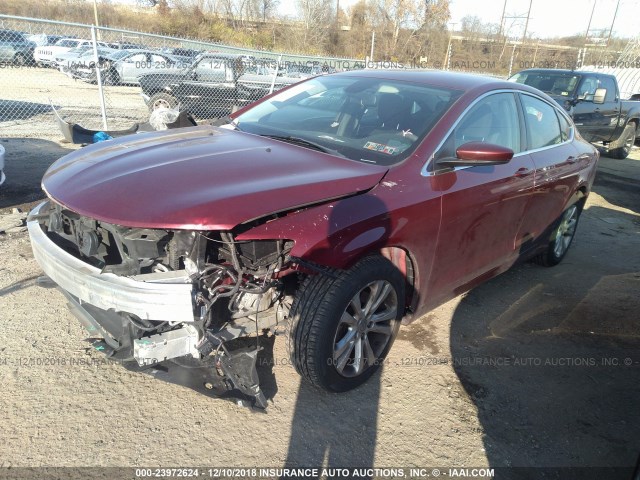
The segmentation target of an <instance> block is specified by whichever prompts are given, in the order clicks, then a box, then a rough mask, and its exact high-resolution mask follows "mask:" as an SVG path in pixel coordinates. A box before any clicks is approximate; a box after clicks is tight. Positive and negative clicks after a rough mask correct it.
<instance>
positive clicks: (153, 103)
mask: <svg viewBox="0 0 640 480" xmlns="http://www.w3.org/2000/svg"><path fill="white" fill-rule="evenodd" d="M177 105H178V100H177V99H176V98H175V97H174V96H172V95H169V94H168V93H156V94H155V95H153V96H152V97H151V98H150V99H149V111H150V112H153V111H154V110H157V109H159V108H175V107H176V106H177Z"/></svg>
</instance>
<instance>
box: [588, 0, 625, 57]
mask: <svg viewBox="0 0 640 480" xmlns="http://www.w3.org/2000/svg"><path fill="white" fill-rule="evenodd" d="M618 7H620V0H618V3H616V11H615V12H614V14H613V20H611V28H610V29H609V36H608V37H607V47H608V46H609V41H610V40H611V34H612V33H613V24H614V23H616V17H617V16H618ZM592 15H593V14H592Z"/></svg>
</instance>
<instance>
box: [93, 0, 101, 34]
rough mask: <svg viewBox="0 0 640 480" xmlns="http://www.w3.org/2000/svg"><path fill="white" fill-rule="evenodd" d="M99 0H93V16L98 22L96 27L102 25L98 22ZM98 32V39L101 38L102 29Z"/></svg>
mask: <svg viewBox="0 0 640 480" xmlns="http://www.w3.org/2000/svg"><path fill="white" fill-rule="evenodd" d="M96 1H97V0H93V18H94V19H95V22H96V29H97V28H98V27H99V26H100V24H99V23H98V4H97V3H96ZM97 32H98V40H100V30H98V31H97Z"/></svg>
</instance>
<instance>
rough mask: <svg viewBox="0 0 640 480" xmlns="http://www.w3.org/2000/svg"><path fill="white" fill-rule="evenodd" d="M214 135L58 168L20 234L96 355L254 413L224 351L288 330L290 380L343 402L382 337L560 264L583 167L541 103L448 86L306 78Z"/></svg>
mask: <svg viewBox="0 0 640 480" xmlns="http://www.w3.org/2000/svg"><path fill="white" fill-rule="evenodd" d="M228 121H229V123H228V124H225V125H223V126H222V127H214V126H198V127H193V128H185V129H178V130H170V131H167V132H156V133H151V134H140V135H133V136H129V137H123V138H121V139H117V140H110V141H107V142H102V143H100V144H96V145H91V146H88V147H85V148H83V149H82V150H78V151H75V152H73V153H71V154H69V155H67V156H65V157H63V158H62V159H60V160H58V161H57V162H56V163H54V164H53V165H52V166H51V168H50V169H49V170H48V171H47V173H46V174H45V176H44V179H43V181H42V185H43V188H44V191H45V192H46V194H47V195H48V197H49V199H48V200H47V201H45V202H43V203H42V204H40V205H39V206H37V207H36V208H35V209H34V210H33V211H32V212H31V214H30V217H29V221H28V228H29V234H30V237H31V243H32V246H33V252H34V256H35V258H36V260H37V261H38V263H39V264H40V266H41V267H42V269H43V270H44V272H45V274H46V275H48V276H49V277H50V278H51V279H52V280H53V281H54V282H56V283H57V284H58V285H59V286H60V288H61V289H62V291H63V292H64V293H65V295H66V296H67V298H68V299H69V301H70V302H71V305H72V306H73V307H72V308H73V310H74V312H75V313H76V315H78V317H79V318H80V319H81V321H82V322H83V324H85V325H87V326H89V327H90V328H91V332H92V336H93V337H101V338H103V339H104V340H101V341H100V343H99V346H100V349H101V350H102V351H104V352H106V353H108V354H109V355H112V356H114V357H116V358H120V359H122V360H123V361H124V362H125V363H127V362H134V365H140V366H144V365H150V364H152V365H154V368H155V369H156V371H157V368H161V369H162V371H163V372H166V371H171V370H172V369H180V368H182V367H188V372H191V374H192V376H191V377H190V380H191V381H193V382H196V383H197V384H198V385H200V386H202V384H203V383H206V384H207V387H206V388H213V387H214V386H216V385H220V386H221V388H222V389H225V388H226V389H231V388H235V389H237V390H239V391H241V392H243V393H245V394H248V395H252V396H254V397H255V399H256V404H257V405H261V406H263V405H264V397H263V396H262V394H261V392H260V388H259V385H258V380H257V375H256V374H255V361H256V355H257V351H258V349H257V346H256V344H255V343H253V342H243V343H241V346H240V347H238V343H237V340H238V339H239V338H240V337H246V336H252V335H254V334H256V332H264V331H265V330H267V329H275V328H278V327H279V326H282V325H284V324H288V328H287V335H288V347H289V352H290V355H291V360H292V363H293V365H294V366H295V368H296V369H297V370H298V372H299V373H300V374H301V375H302V376H303V377H304V378H305V379H306V381H308V382H310V383H311V384H313V385H316V386H318V387H321V388H324V389H327V390H329V391H338V392H339V391H345V390H349V389H351V388H354V387H356V386H358V385H360V384H362V383H363V382H364V381H366V380H367V379H368V378H369V377H370V376H371V375H372V374H373V373H374V372H375V371H376V369H377V368H378V367H379V365H380V364H381V362H382V360H383V359H384V358H385V356H386V354H387V352H388V351H389V349H390V348H391V345H392V344H393V341H394V338H395V337H396V335H397V333H398V329H399V328H400V323H401V322H405V323H407V322H410V321H412V320H414V319H416V318H418V317H420V316H421V315H423V314H425V313H426V312H428V311H429V310H431V309H433V308H434V307H436V306H437V305H439V304H441V303H443V302H445V301H447V300H448V299H451V298H453V297H455V296H456V295H459V294H460V293H462V292H465V291H467V290H469V289H470V288H472V287H474V286H476V285H478V284H479V283H481V282H483V281H486V280H487V279H489V278H491V277H494V276H496V275H498V274H499V273H501V272H504V271H505V270H507V269H509V268H510V267H511V266H512V265H514V264H515V263H516V262H517V261H520V260H524V259H528V258H535V259H536V260H537V261H538V262H539V263H541V264H543V265H548V266H551V265H556V264H558V263H559V262H560V261H562V259H563V258H564V257H565V255H566V254H567V251H568V249H569V246H570V245H571V241H572V239H573V237H574V234H575V232H576V226H577V222H578V219H579V217H580V213H581V211H582V208H583V207H584V204H585V201H586V199H587V196H588V195H589V192H590V191H591V186H592V183H593V180H594V176H595V172H596V163H597V160H598V151H597V150H596V149H595V148H594V147H593V146H592V145H591V144H589V143H588V142H586V141H585V140H583V139H582V138H581V137H580V135H579V134H578V133H577V132H576V130H575V127H574V125H573V123H572V121H571V119H570V117H569V116H568V115H567V113H566V112H565V111H564V110H563V109H562V108H561V107H560V106H559V105H558V104H557V103H556V102H555V101H554V100H553V99H552V98H550V97H549V96H547V95H545V94H543V93H541V92H540V91H538V90H536V89H534V88H531V87H528V86H526V85H521V84H517V83H509V82H505V81H500V80H496V79H492V78H488V77H481V76H472V75H464V74H455V73H449V72H418V71H408V72H405V71H376V72H370V71H367V70H363V71H359V72H349V73H339V74H334V75H325V76H319V77H315V78H312V79H309V80H306V81H304V82H301V83H298V84H295V85H292V86H290V87H288V88H285V89H283V90H281V91H280V92H277V93H276V94H274V95H273V96H271V97H267V98H265V99H263V100H261V101H259V102H257V103H255V104H254V105H250V106H247V107H246V108H244V109H242V110H240V111H238V112H236V113H234V114H233V115H232V116H231V117H230V119H229V120H228ZM105 199H109V201H105ZM247 345H249V346H248V347H247ZM159 362H160V363H162V365H163V366H162V367H157V366H156V365H157V363H159ZM180 366H182V367H180ZM196 371H197V375H195V374H194V372H196ZM225 386H226V387H225ZM203 389H204V388H203Z"/></svg>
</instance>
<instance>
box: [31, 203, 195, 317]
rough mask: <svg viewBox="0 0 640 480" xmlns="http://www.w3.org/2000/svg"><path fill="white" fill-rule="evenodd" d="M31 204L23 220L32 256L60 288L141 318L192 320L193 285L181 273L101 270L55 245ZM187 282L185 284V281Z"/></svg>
mask: <svg viewBox="0 0 640 480" xmlns="http://www.w3.org/2000/svg"><path fill="white" fill-rule="evenodd" d="M46 204H47V202H43V203H41V204H40V205H38V206H37V207H35V208H34V209H33V210H32V211H31V213H30V214H29V218H28V219H27V227H28V229H29V237H30V238H31V247H32V249H33V256H34V257H35V259H36V261H37V262H38V263H39V264H40V266H41V267H42V270H43V271H44V273H45V274H46V275H47V276H48V277H49V278H51V280H53V281H54V282H55V283H56V284H58V286H59V287H60V288H62V289H63V290H65V291H67V292H69V293H70V294H71V295H73V296H74V297H77V298H78V299H79V300H81V301H82V302H85V303H88V304H91V305H93V306H95V307H98V308H100V309H102V310H111V311H115V312H123V313H128V314H132V315H136V316H137V317H139V318H142V319H145V320H158V321H170V322H193V320H194V304H193V302H194V300H193V299H194V293H193V286H192V284H191V282H190V281H189V279H188V277H186V275H184V274H180V275H175V273H176V272H166V274H156V273H152V274H146V275H136V276H135V277H121V276H118V275H115V274H113V273H102V272H101V270H100V269H99V268H96V267H94V266H91V265H89V264H87V263H85V262H83V261H82V260H80V259H79V258H76V257H74V256H73V255H71V254H69V253H67V252H66V251H64V250H63V249H62V248H60V247H59V246H58V245H56V244H55V243H54V242H53V241H52V240H51V239H50V238H49V237H48V236H47V234H46V233H45V232H44V230H43V229H42V226H41V225H40V223H39V221H38V215H39V214H40V210H41V209H43V208H44V207H45V205H46ZM187 282H188V283H187Z"/></svg>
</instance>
